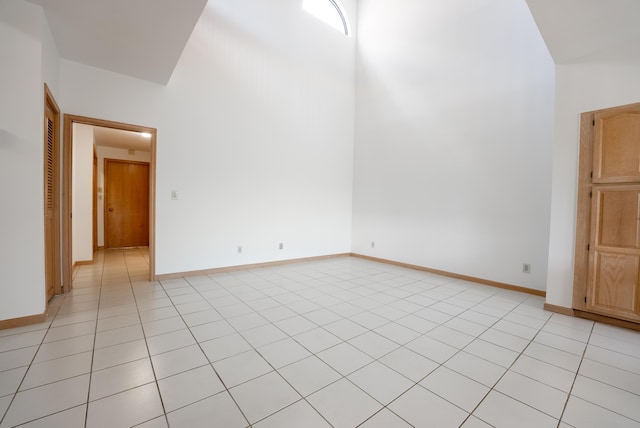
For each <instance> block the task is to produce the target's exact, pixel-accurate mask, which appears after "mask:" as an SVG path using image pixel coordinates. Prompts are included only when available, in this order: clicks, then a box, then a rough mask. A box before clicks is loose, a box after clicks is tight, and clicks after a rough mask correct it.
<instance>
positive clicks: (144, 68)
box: [28, 0, 207, 85]
mask: <svg viewBox="0 0 640 428" xmlns="http://www.w3.org/2000/svg"><path fill="white" fill-rule="evenodd" d="M28 1H30V2H31V3H35V4H38V5H41V6H43V7H44V11H45V15H46V17H47V20H48V22H49V25H50V26H51V32H52V33H53V38H54V39H55V42H56V45H57V47H58V51H59V53H60V56H61V57H62V58H65V59H68V60H71V61H76V62H80V63H83V64H87V65H91V66H94V67H99V68H102V69H105V70H110V71H114V72H117V73H121V74H126V75H128V76H133V77H137V78H140V79H144V80H148V81H151V82H156V83H160V84H163V85H166V84H167V83H168V82H169V79H170V78H171V74H172V73H173V70H174V68H175V66H176V64H177V62H178V59H179V58H180V55H181V54H182V51H183V50H184V46H185V45H186V43H187V40H188V39H189V36H190V35H191V32H192V31H193V28H194V27H195V24H196V23H197V22H198V19H199V18H200V15H201V14H202V11H203V9H204V7H205V5H206V3H207V0H28Z"/></svg>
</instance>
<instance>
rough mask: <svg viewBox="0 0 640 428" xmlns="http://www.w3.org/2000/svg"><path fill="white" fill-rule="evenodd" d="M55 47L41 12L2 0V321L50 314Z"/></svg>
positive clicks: (0, 241) (0, 90)
mask: <svg viewBox="0 0 640 428" xmlns="http://www.w3.org/2000/svg"><path fill="white" fill-rule="evenodd" d="M52 44H53V42H52V40H51V32H50V31H49V30H48V28H47V23H46V20H45V18H44V13H43V12H42V9H41V8H40V7H39V6H35V5H33V4H31V3H27V2H23V1H19V0H18V1H14V0H0V58H1V62H2V66H1V67H0V94H2V96H0V180H1V181H2V183H4V188H3V195H2V209H1V210H0V236H1V237H2V238H1V239H0V272H2V281H1V282H0V291H1V292H2V298H1V299H0V319H12V318H18V317H23V316H29V315H36V314H41V313H43V312H44V310H45V293H44V215H43V209H44V205H43V185H44V184H43V165H44V144H43V138H44V125H43V100H44V89H43V82H44V81H45V79H46V80H47V82H48V83H50V86H51V89H52V91H53V92H54V95H56V91H57V82H56V81H55V79H56V77H55V75H56V70H57V68H58V57H57V52H56V51H55V50H54V49H51V46H52Z"/></svg>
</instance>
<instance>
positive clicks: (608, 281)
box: [584, 105, 640, 322]
mask: <svg viewBox="0 0 640 428" xmlns="http://www.w3.org/2000/svg"><path fill="white" fill-rule="evenodd" d="M591 125H592V127H593V130H592V156H591V157H592V170H591V171H592V172H590V173H589V178H590V181H591V182H590V183H589V187H590V189H589V198H590V202H591V207H590V216H589V217H590V222H589V223H590V224H589V239H588V244H587V252H588V269H587V278H586V282H587V287H586V302H585V305H584V309H585V310H586V311H589V312H594V313H597V314H601V315H606V316H611V317H615V318H620V319H624V320H628V321H636V322H640V105H634V106H628V107H623V108H613V109H609V110H602V111H598V112H595V113H594V115H593V119H592V123H591Z"/></svg>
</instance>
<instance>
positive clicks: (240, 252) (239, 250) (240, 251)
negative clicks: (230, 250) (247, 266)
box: [238, 245, 242, 254]
mask: <svg viewBox="0 0 640 428" xmlns="http://www.w3.org/2000/svg"><path fill="white" fill-rule="evenodd" d="M238 254H242V245H238Z"/></svg>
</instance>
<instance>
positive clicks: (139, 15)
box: [29, 0, 640, 85]
mask: <svg viewBox="0 0 640 428" xmlns="http://www.w3.org/2000/svg"><path fill="white" fill-rule="evenodd" d="M29 1H30V2H32V3H35V4H39V5H41V6H43V7H44V10H45V14H46V16H47V19H48V21H49V24H50V26H51V30H52V32H53V37H54V39H55V41H56V45H57V46H58V50H59V52H60V56H61V57H62V58H65V59H69V60H72V61H76V62H80V63H83V64H87V65H91V66H94V67H99V68H103V69H106V70H110V71H114V72H117V73H121V74H125V75H129V76H133V77H137V78H140V79H144V80H148V81H151V82H156V83H160V84H163V85H166V84H167V83H168V82H169V79H170V78H171V74H172V73H173V70H174V68H175V66H176V64H177V62H178V60H179V58H180V54H181V53H182V50H183V49H184V46H185V44H186V42H187V40H188V39H189V36H190V35H191V32H192V31H193V28H194V26H195V24H196V23H197V21H198V19H199V18H200V15H201V13H202V10H203V9H204V7H205V5H206V3H207V0H29ZM263 1H280V0H263ZM470 1H472V0H470ZM526 1H527V3H528V5H529V9H530V10H531V12H532V14H533V16H534V18H535V20H536V23H537V24H538V27H539V29H540V32H541V34H542V37H543V38H544V40H545V42H546V44H547V47H548V49H549V51H550V53H551V55H552V57H553V59H554V61H555V62H556V64H567V63H581V62H585V63H630V62H631V63H640V0H526Z"/></svg>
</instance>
